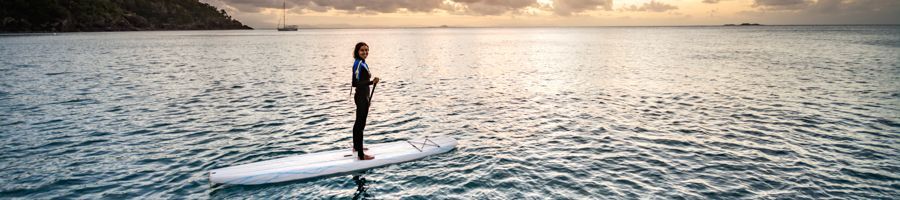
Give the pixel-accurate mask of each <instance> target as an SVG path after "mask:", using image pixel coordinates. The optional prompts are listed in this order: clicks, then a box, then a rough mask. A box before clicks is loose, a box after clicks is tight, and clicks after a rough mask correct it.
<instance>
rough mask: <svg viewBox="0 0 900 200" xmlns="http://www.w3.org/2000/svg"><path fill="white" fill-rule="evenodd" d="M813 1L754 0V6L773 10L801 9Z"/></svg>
mask: <svg viewBox="0 0 900 200" xmlns="http://www.w3.org/2000/svg"><path fill="white" fill-rule="evenodd" d="M811 3H812V2H811V1H810V0H754V2H753V7H762V8H766V9H772V10H799V9H803V8H806V6H808V5H810V4H811Z"/></svg>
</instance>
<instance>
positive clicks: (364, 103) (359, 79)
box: [352, 59, 372, 160]
mask: <svg viewBox="0 0 900 200" xmlns="http://www.w3.org/2000/svg"><path fill="white" fill-rule="evenodd" d="M371 77H372V74H370V73H369V66H368V65H366V61H365V60H359V59H357V60H356V61H355V62H353V82H352V85H353V87H355V88H356V95H353V102H354V103H356V122H354V123H353V148H354V149H356V152H357V153H356V155H357V156H359V159H360V160H362V159H363V158H365V157H364V156H365V153H364V152H363V129H365V128H366V116H368V115H369V85H371V84H372V81H370V80H369V79H370V78H371Z"/></svg>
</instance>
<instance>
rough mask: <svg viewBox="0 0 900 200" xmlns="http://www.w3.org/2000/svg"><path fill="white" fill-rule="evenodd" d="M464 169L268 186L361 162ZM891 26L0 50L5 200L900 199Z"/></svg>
mask: <svg viewBox="0 0 900 200" xmlns="http://www.w3.org/2000/svg"><path fill="white" fill-rule="evenodd" d="M358 41H365V42H367V43H368V44H369V45H370V48H371V51H370V56H369V59H368V60H367V61H368V63H369V64H370V66H371V70H372V71H373V73H374V74H375V75H376V76H379V77H381V78H382V79H383V82H382V83H381V84H379V85H378V87H377V89H376V91H375V93H374V97H373V103H372V108H371V111H370V116H369V122H368V126H367V127H366V132H365V134H366V135H365V140H366V142H367V143H381V142H392V141H400V140H404V139H410V138H417V137H424V136H437V135H448V136H452V137H454V138H456V139H457V140H459V142H460V144H459V146H458V147H457V149H456V150H453V151H451V152H449V153H445V154H440V155H435V156H431V157H427V158H425V159H422V160H417V161H413V162H407V163H402V164H394V165H389V166H385V167H380V168H375V169H371V170H367V171H364V172H358V173H353V174H343V175H338V176H331V177H324V178H318V179H311V180H304V181H294V182H286V183H278V184H268V185H258V186H234V185H219V184H211V183H210V182H209V181H208V179H207V176H206V172H207V171H208V170H211V169H215V168H220V167H227V166H233V165H239V164H244V163H250V162H256V161H263V160H269V159H275V158H281V157H286V156H291V155H299V154H304V153H312V152H318V151H326V150H336V149H346V148H348V145H349V144H350V143H351V128H352V124H353V119H354V118H353V115H354V105H353V103H352V102H353V101H352V98H351V96H350V95H349V92H350V88H349V83H348V82H349V79H350V71H351V65H352V62H353V59H352V50H353V45H354V44H355V43H356V42H358ZM898 65H900V26H761V27H604V28H459V29H452V28H451V29H319V30H301V31H298V32H276V31H271V30H255V31H172V32H115V33H60V34H55V35H52V34H51V35H46V34H41V35H15V36H0V199H8V198H22V199H49V198H83V199H97V198H109V199H121V198H141V199H158V198H189V199H206V198H210V199H278V198H286V199H288V198H291V199H293V198H300V199H306V198H377V199H397V198H402V199H569V198H571V199H636V198H640V199H647V198H649V199H706V198H712V199H781V198H785V199H897V198H900V174H898V173H897V172H898V171H900V66H898Z"/></svg>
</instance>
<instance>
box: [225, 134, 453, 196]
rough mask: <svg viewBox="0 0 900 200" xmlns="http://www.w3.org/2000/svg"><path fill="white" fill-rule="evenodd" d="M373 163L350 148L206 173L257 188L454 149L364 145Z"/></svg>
mask: <svg viewBox="0 0 900 200" xmlns="http://www.w3.org/2000/svg"><path fill="white" fill-rule="evenodd" d="M365 147H366V148H368V149H369V150H368V151H366V152H367V154H368V155H372V156H375V159H372V160H358V159H357V157H356V153H355V152H354V153H351V151H350V149H349V148H347V149H341V150H334V151H326V152H318V153H311V154H305V155H298V156H291V157H286V158H279V159H275V160H268V161H261V162H255V163H249V164H244V165H238V166H232V167H226V168H220V169H214V170H212V171H210V172H209V180H210V181H211V182H213V183H224V184H237V185H256V184H265V183H276V182H283V181H292V180H300V179H307V178H314V177H319V176H326V175H332V174H339V173H345V172H352V171H358V170H364V169H370V168H375V167H380V166H384V165H389V164H394V163H402V162H407V161H411V160H416V159H420V158H424V157H426V156H429V155H434V154H439V153H444V152H448V151H450V150H452V149H453V148H456V140H454V139H453V138H450V137H446V136H441V137H434V138H431V137H428V138H423V139H414V140H406V141H399V142H390V143H381V144H366V145H365Z"/></svg>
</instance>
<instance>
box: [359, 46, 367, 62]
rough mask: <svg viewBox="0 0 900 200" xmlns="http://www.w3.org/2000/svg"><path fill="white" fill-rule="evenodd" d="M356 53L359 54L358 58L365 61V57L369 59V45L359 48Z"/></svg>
mask: <svg viewBox="0 0 900 200" xmlns="http://www.w3.org/2000/svg"><path fill="white" fill-rule="evenodd" d="M356 53H358V54H359V57H361V58H362V59H363V60H365V59H366V57H369V45H363V46H362V47H359V52H356Z"/></svg>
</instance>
